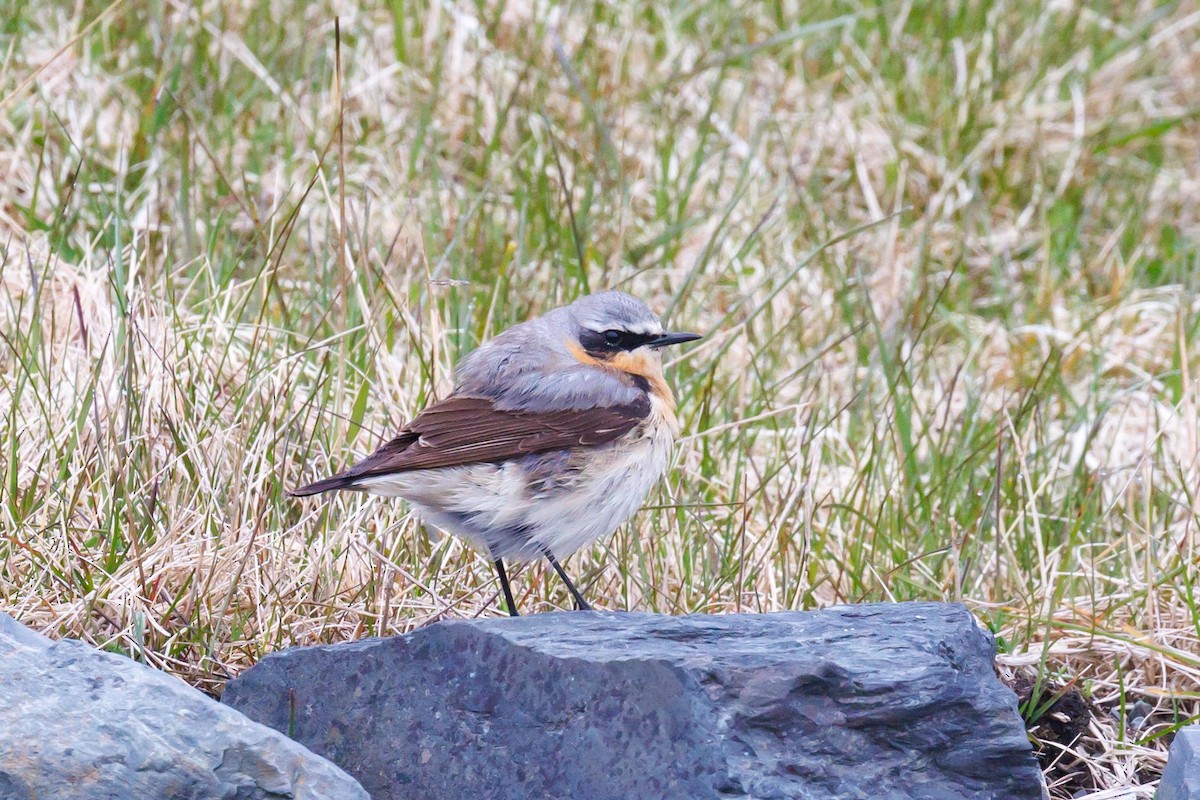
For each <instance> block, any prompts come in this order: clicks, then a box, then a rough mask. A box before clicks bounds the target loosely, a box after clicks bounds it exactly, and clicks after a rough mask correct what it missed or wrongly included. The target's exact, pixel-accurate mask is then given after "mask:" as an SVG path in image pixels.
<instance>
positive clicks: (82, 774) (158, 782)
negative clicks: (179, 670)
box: [0, 614, 369, 800]
mask: <svg viewBox="0 0 1200 800" xmlns="http://www.w3.org/2000/svg"><path fill="white" fill-rule="evenodd" d="M0 798H2V799H3V800H34V799H35V798H55V800H92V799H93V798H94V799H95V800H101V799H103V800H110V798H155V799H156V800H157V799H158V798H163V800H176V798H179V799H180V800H184V799H185V798H186V799H187V800H209V798H213V799H214V800H215V799H216V798H230V800H232V799H233V798H237V800H282V798H291V800H369V798H367V793H366V792H364V791H363V789H362V787H361V786H359V785H358V784H357V783H356V782H355V781H354V780H353V779H352V778H350V777H349V776H348V775H346V774H345V773H344V772H342V771H341V770H340V769H338V768H337V767H335V766H334V765H333V764H330V763H329V762H328V761H326V760H325V759H323V758H321V757H319V756H315V755H313V754H312V753H310V752H308V751H307V750H305V749H304V748H303V747H302V746H300V745H298V744H296V743H295V742H293V741H291V740H289V739H288V738H287V737H285V736H281V735H280V734H278V733H276V732H275V731H273V730H270V729H268V728H266V727H264V726H262V725H259V724H257V723H255V722H251V721H250V720H248V719H246V718H245V717H243V716H242V715H241V714H239V713H237V712H236V711H234V710H233V709H231V708H229V707H228V706H223V705H221V704H220V703H218V702H216V701H214V700H212V699H211V698H209V697H206V696H205V695H203V694H201V693H200V692H198V691H196V690H195V689H193V688H191V687H189V686H188V685H186V684H185V683H183V682H182V681H180V680H178V679H176V678H173V677H171V676H170V675H166V674H164V673H162V672H159V671H158V670H154V669H151V668H149V667H146V666H144V665H142V664H138V663H136V662H134V661H132V660H130V659H128V658H126V657H124V656H121V655H117V654H115V653H104V652H101V651H99V650H96V649H95V648H92V647H89V646H88V645H86V644H84V643H82V642H77V641H73V640H69V639H65V640H62V641H58V642H54V641H51V640H50V639H47V638H45V637H44V636H41V635H40V634H37V633H34V632H33V631H31V630H29V629H28V628H26V627H25V626H23V625H21V624H20V623H18V622H17V621H16V620H14V619H12V617H9V616H7V615H6V614H0Z"/></svg>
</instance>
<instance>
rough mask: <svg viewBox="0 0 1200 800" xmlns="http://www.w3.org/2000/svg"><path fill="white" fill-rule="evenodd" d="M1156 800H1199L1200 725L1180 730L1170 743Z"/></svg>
mask: <svg viewBox="0 0 1200 800" xmlns="http://www.w3.org/2000/svg"><path fill="white" fill-rule="evenodd" d="M1155 797H1156V798H1157V800H1200V725H1193V726H1192V727H1190V728H1181V729H1180V730H1179V732H1178V733H1176V734H1175V741H1173V742H1171V754H1170V755H1169V756H1167V768H1166V769H1165V770H1163V775H1162V780H1161V781H1159V782H1158V794H1157V795H1155Z"/></svg>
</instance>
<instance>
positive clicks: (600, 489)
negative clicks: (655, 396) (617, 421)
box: [361, 424, 673, 560]
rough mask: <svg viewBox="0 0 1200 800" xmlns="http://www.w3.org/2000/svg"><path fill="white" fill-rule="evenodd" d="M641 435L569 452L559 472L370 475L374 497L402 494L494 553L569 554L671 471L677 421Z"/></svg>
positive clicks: (499, 469) (432, 518)
mask: <svg viewBox="0 0 1200 800" xmlns="http://www.w3.org/2000/svg"><path fill="white" fill-rule="evenodd" d="M646 427H647V430H646V431H645V434H644V435H643V436H641V437H639V438H636V439H631V438H626V439H622V440H619V441H617V442H614V443H613V444H611V445H605V446H603V447H598V448H589V449H587V450H579V451H575V452H573V453H571V454H570V455H569V456H567V455H562V456H560V458H561V459H562V461H563V463H562V465H561V468H560V469H555V470H552V471H551V476H552V477H551V479H549V480H536V479H535V478H536V477H538V476H541V477H543V478H544V477H545V471H544V470H537V469H535V470H533V472H532V473H531V470H530V468H529V466H528V464H526V463H525V462H523V461H509V462H504V463H500V464H471V465H469V466H464V467H450V468H446V469H436V470H422V471H415V472H401V473H396V474H395V475H387V476H381V477H376V478H370V479H367V480H365V481H363V482H362V484H361V488H363V489H364V490H365V491H367V492H369V493H370V494H376V495H382V496H385V497H402V498H404V499H405V500H408V501H409V502H411V503H412V504H413V505H414V506H416V507H417V508H418V509H419V510H420V511H421V513H422V516H423V517H424V518H425V519H426V521H427V522H430V523H432V524H433V525H436V526H437V527H439V528H441V529H443V530H445V531H447V532H449V533H452V534H454V535H456V536H460V537H462V538H464V539H466V540H467V541H469V542H470V543H472V544H473V545H475V546H477V547H479V548H480V549H482V550H484V551H485V552H488V553H489V554H490V555H491V557H492V558H505V559H515V560H529V559H536V558H540V557H542V555H543V552H544V551H545V550H547V549H548V550H549V551H550V552H552V553H554V555H555V556H556V557H558V558H566V557H567V556H569V555H570V554H571V553H574V552H575V551H576V550H579V549H580V548H581V547H584V546H586V545H588V544H591V543H592V542H594V541H595V540H596V539H599V538H601V537H604V536H608V535H609V534H611V533H612V532H613V531H615V530H616V529H617V528H618V527H619V526H620V525H621V523H623V522H625V521H626V520H627V519H629V518H630V517H632V516H633V515H634V513H636V512H637V510H638V509H639V508H641V505H642V502H643V501H644V500H645V499H646V495H647V494H649V492H650V490H651V489H652V488H654V484H655V483H657V482H658V479H659V478H660V477H662V474H663V472H665V471H666V468H667V465H668V463H669V461H670V457H671V444H672V433H673V431H672V430H671V426H670V425H668V424H662V425H647V426H646Z"/></svg>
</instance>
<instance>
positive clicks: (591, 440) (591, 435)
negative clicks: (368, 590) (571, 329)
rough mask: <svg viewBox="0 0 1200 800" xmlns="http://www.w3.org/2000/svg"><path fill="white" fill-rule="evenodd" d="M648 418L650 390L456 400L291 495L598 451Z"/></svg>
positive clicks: (436, 407) (438, 406)
mask: <svg viewBox="0 0 1200 800" xmlns="http://www.w3.org/2000/svg"><path fill="white" fill-rule="evenodd" d="M649 413H650V400H649V398H648V397H647V396H646V395H645V394H644V393H638V394H637V395H636V396H634V397H633V398H632V399H630V400H629V401H628V402H623V403H620V404H617V405H605V406H598V407H592V408H582V409H578V408H568V409H560V410H545V411H529V410H511V409H504V408H497V407H496V401H494V400H492V399H490V398H485V397H466V396H452V397H449V398H447V399H446V400H444V401H442V402H440V403H436V404H434V405H432V406H430V407H429V408H427V409H425V410H424V411H422V412H421V413H420V414H419V415H418V416H417V417H416V419H414V420H413V421H412V422H410V423H409V424H408V425H406V426H405V427H404V429H403V430H402V431H401V432H400V434H399V435H398V436H397V437H396V438H395V439H392V440H391V441H390V442H388V443H387V444H385V445H383V446H382V447H380V448H379V449H378V450H376V451H375V452H374V453H373V454H371V455H370V456H368V457H367V458H365V459H363V460H362V461H360V462H359V463H357V464H355V465H354V466H353V467H351V468H350V469H348V470H346V471H345V472H342V473H339V474H337V475H334V476H333V477H331V478H326V479H325V480H321V481H317V482H316V483H311V484H309V485H307V486H303V487H301V488H299V489H296V490H295V491H293V492H292V494H293V495H295V496H298V497H299V496H304V495H310V494H318V493H320V492H327V491H330V490H333V489H354V488H357V483H358V481H360V480H362V479H363V478H370V477H377V476H381V475H390V474H393V473H397V472H408V471H411V470H422V469H438V468H442V467H456V466H462V465H466V464H477V463H481V462H497V461H508V460H510V459H514V458H520V457H522V456H526V455H530V454H532V453H543V452H546V451H548V450H569V449H572V448H576V447H594V446H596V445H602V444H606V443H608V442H611V441H614V440H616V439H618V438H620V437H621V436H624V435H625V434H626V433H628V432H629V431H631V430H633V428H634V427H636V426H637V425H638V424H639V423H641V422H642V421H643V420H644V419H645V418H646V417H647V416H648V415H649Z"/></svg>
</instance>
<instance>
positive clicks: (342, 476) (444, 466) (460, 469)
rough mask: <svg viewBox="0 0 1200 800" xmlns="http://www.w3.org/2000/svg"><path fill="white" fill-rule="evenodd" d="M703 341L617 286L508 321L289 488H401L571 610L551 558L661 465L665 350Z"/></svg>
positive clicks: (652, 480)
mask: <svg viewBox="0 0 1200 800" xmlns="http://www.w3.org/2000/svg"><path fill="white" fill-rule="evenodd" d="M700 338H702V337H701V336H700V335H699V334H695V333H675V332H669V331H666V330H664V329H663V326H662V322H661V321H660V320H659V317H658V316H657V315H656V314H655V313H654V312H653V311H651V310H650V309H649V308H648V307H647V306H646V305H645V304H644V303H643V302H641V301H640V300H638V299H637V298H635V297H633V296H632V295H629V294H626V293H624V292H620V291H613V290H609V291H601V292H596V293H594V294H588V295H583V296H581V297H579V298H578V299H577V300H575V302H573V303H571V304H569V305H565V306H560V307H558V308H555V309H553V310H551V311H549V312H547V313H545V314H543V315H542V316H540V317H535V318H533V319H530V320H528V321H525V322H521V323H518V324H516V325H513V326H512V327H510V328H508V329H506V330H505V331H503V332H502V333H500V334H498V335H496V336H495V337H493V338H492V339H490V340H488V341H486V342H484V343H483V344H481V345H480V346H479V347H477V348H476V349H475V350H473V351H471V352H470V353H468V354H467V355H466V356H465V357H464V358H463V359H462V360H461V361H460V363H459V365H458V368H457V370H456V375H455V386H454V389H453V391H452V392H451V393H450V395H449V396H447V397H446V398H445V399H443V400H441V401H438V402H434V403H433V404H431V405H429V406H427V407H426V408H425V409H424V410H422V411H421V412H420V413H418V414H417V416H416V417H414V418H413V419H412V421H411V422H409V423H408V424H407V425H405V426H403V428H401V429H400V431H399V433H398V434H397V435H396V436H395V437H394V438H392V439H391V440H390V441H387V442H386V443H384V444H383V445H382V446H380V447H379V449H377V450H376V451H375V452H374V453H372V454H371V455H369V456H367V457H366V458H365V459H363V460H362V461H359V462H358V463H356V464H353V465H352V466H350V467H349V468H348V469H346V470H345V471H343V472H339V473H337V474H335V475H333V476H331V477H329V478H325V479H323V480H318V481H316V482H314V483H310V484H307V485H305V486H301V487H299V488H297V489H294V490H292V491H291V494H292V495H293V496H296V497H306V496H310V495H316V494H321V493H324V492H330V491H337V490H352V491H359V492H366V493H367V494H371V495H378V496H382V497H399V498H402V499H404V500H406V501H408V503H409V504H410V505H412V506H413V507H414V508H415V509H416V510H417V511H418V512H419V513H420V515H421V516H422V517H423V518H424V520H425V521H426V523H430V524H432V525H433V526H434V527H436V528H439V529H441V530H443V531H446V532H448V533H450V534H453V535H455V536H457V537H459V538H461V539H463V540H465V541H466V542H467V543H468V544H469V545H472V546H474V547H475V548H477V549H478V550H480V551H482V552H483V553H484V554H486V555H487V556H488V558H489V559H490V560H491V561H492V564H493V566H494V567H495V570H496V575H497V578H498V579H499V582H500V588H501V591H502V592H503V594H504V601H505V603H506V604H507V610H508V613H509V614H510V615H512V616H518V610H517V605H516V603H515V602H514V601H513V594H512V588H511V586H510V584H509V580H508V573H507V571H506V568H505V562H510V563H511V562H513V561H516V562H528V561H535V560H539V559H542V558H545V559H546V560H547V561H548V562H549V563H550V566H551V567H553V568H554V571H555V572H556V573H558V576H559V578H560V579H561V580H562V581H563V583H564V584H565V585H566V588H567V590H568V591H569V592H570V594H571V597H572V599H573V601H574V607H575V608H576V609H577V610H587V609H591V605H590V604H589V603H588V602H587V600H586V599H585V598H584V596H583V594H582V593H581V592H580V591H579V589H578V588H577V587H576V586H575V584H574V583H572V582H571V579H570V578H569V577H568V576H567V573H566V572H565V571H564V569H563V567H562V564H561V561H560V559H561V560H566V558H567V557H568V556H570V555H571V554H572V553H574V552H576V551H578V550H579V549H580V548H582V547H584V546H586V545H588V544H591V543H592V542H594V541H596V540H598V539H601V538H604V537H607V536H609V535H610V534H612V533H613V532H614V531H615V530H616V529H617V528H618V527H620V525H621V524H623V523H624V522H625V521H626V520H628V519H629V518H630V517H632V516H633V515H634V513H636V512H637V511H638V509H639V508H641V505H642V502H643V501H644V500H645V498H646V495H647V494H649V492H650V490H651V489H652V488H653V487H654V485H655V484H656V483H657V482H658V480H659V479H660V478H661V477H662V475H663V474H664V473H665V472H666V470H667V467H668V466H669V463H670V460H671V456H672V451H673V447H674V440H675V437H677V436H678V435H679V431H680V424H679V420H678V417H677V415H676V400H675V396H674V394H672V392H671V387H670V386H669V385H668V384H667V381H666V378H665V377H664V375H663V361H662V349H663V348H664V347H669V346H672V345H679V344H683V343H684V342H691V341H695V340H697V339H700Z"/></svg>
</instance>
